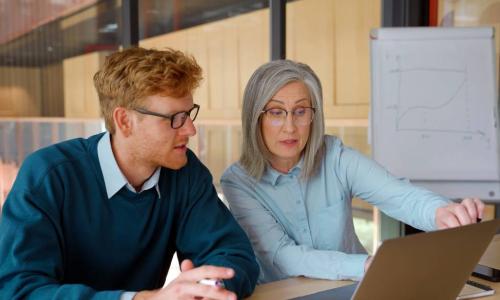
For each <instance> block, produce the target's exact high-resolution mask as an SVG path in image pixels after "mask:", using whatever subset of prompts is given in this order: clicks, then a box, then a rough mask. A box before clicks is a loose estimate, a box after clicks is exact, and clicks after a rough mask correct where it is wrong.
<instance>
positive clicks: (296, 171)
mask: <svg viewBox="0 0 500 300" xmlns="http://www.w3.org/2000/svg"><path fill="white" fill-rule="evenodd" d="M303 165H304V157H301V158H300V160H299V162H298V163H297V164H296V165H295V166H293V168H291V169H290V170H289V171H288V173H286V174H284V173H281V172H279V171H276V169H274V168H273V167H271V165H269V164H268V166H267V167H266V171H265V172H264V175H263V176H262V179H263V180H264V181H267V182H268V183H270V184H271V185H273V186H276V184H277V183H278V180H279V179H280V178H281V177H283V176H285V177H288V176H292V175H293V176H299V175H300V172H301V171H302V167H303Z"/></svg>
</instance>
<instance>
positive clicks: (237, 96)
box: [140, 10, 269, 120]
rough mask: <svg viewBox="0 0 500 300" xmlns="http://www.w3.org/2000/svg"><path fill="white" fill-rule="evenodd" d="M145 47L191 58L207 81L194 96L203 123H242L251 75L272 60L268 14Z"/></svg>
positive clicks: (183, 33) (144, 43)
mask: <svg viewBox="0 0 500 300" xmlns="http://www.w3.org/2000/svg"><path fill="white" fill-rule="evenodd" d="M140 45H141V46H142V47H146V48H156V49H161V48H164V47H172V48H175V49H179V50H182V51H186V52H187V53H189V54H192V55H193V56H194V57H195V58H196V60H197V61H198V63H199V64H200V66H201V67H202V68H203V72H204V80H203V82H202V84H201V86H200V88H199V89H198V90H197V91H196V92H195V95H194V97H195V101H196V102H197V103H199V104H200V105H201V107H202V109H201V110H200V115H199V118H200V119H209V120H213V119H217V120H220V119H232V120H234V119H239V118H240V116H241V101H242V96H243V90H244V87H245V85H246V83H247V81H248V78H249V77H250V75H251V74H252V73H253V71H255V69H256V68H257V67H258V66H260V65H261V64H263V63H265V62H266V61H268V59H269V12H268V10H259V11H256V12H252V13H248V14H244V15H240V16H236V17H233V18H228V19H225V20H222V21H217V22H212V23H208V24H204V25H200V26H196V27H193V28H189V29H185V30H181V31H177V32H174V33H169V34H166V35H162V36H158V37H154V38H150V39H146V40H143V41H141V42H140Z"/></svg>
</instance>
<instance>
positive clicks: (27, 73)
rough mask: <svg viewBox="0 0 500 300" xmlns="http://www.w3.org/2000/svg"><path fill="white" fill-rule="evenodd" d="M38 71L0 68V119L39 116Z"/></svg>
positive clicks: (20, 68) (35, 69)
mask: <svg viewBox="0 0 500 300" xmlns="http://www.w3.org/2000/svg"><path fill="white" fill-rule="evenodd" d="M40 107H41V86H40V69H38V68H27V67H0V117H31V116H39V115H40Z"/></svg>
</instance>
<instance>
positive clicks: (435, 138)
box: [373, 42, 498, 180]
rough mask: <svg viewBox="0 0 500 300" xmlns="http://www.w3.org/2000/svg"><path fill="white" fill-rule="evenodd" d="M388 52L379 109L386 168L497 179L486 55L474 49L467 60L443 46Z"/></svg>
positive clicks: (383, 57) (379, 143) (417, 174)
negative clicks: (493, 162)
mask: <svg viewBox="0 0 500 300" xmlns="http://www.w3.org/2000/svg"><path fill="white" fill-rule="evenodd" d="M440 47H441V48H440ZM383 50H384V51H381V52H379V57H378V59H379V64H378V67H379V69H378V73H377V74H378V75H379V77H378V78H376V79H375V80H376V83H375V84H377V85H378V87H379V92H378V93H379V94H378V95H377V96H376V99H374V103H373V109H374V113H375V114H374V115H373V118H374V120H373V122H374V124H375V126H374V127H375V131H374V138H376V147H375V149H374V151H379V152H378V153H379V154H380V153H381V152H380V151H383V155H379V157H381V158H380V159H379V162H381V163H382V164H383V165H384V166H385V167H387V168H388V169H389V170H390V171H392V172H394V173H396V174H398V175H402V176H406V177H409V178H416V179H421V178H425V179H450V180H451V179H455V180H456V179H464V178H469V179H470V178H471V177H472V178H477V179H481V180H482V179H488V178H496V177H498V168H497V167H492V165H491V162H492V161H496V160H497V159H496V157H497V156H498V155H497V141H496V139H497V136H496V120H495V117H494V103H493V100H494V99H493V98H494V96H493V95H492V89H488V88H487V87H488V85H489V84H490V83H488V80H491V78H489V77H492V76H491V74H489V73H487V72H485V65H486V62H482V61H481V57H482V56H484V54H483V53H480V52H477V51H478V50H476V49H473V48H471V49H467V51H468V52H467V55H465V54H464V52H463V51H462V49H461V48H459V47H450V46H449V45H440V44H439V43H437V42H433V43H432V45H430V46H428V47H426V45H425V44H424V43H422V42H420V44H419V47H413V45H411V43H408V44H407V45H405V44H404V43H400V44H398V46H397V47H391V46H390V45H386V46H385V48H384V49H383ZM474 52H476V53H474ZM472 54H474V55H472ZM486 66H487V65H486ZM486 70H488V69H486ZM489 158H491V159H489ZM493 158H495V159H493ZM457 162H460V163H457Z"/></svg>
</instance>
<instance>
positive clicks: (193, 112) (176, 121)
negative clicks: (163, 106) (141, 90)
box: [134, 104, 200, 129]
mask: <svg viewBox="0 0 500 300" xmlns="http://www.w3.org/2000/svg"><path fill="white" fill-rule="evenodd" d="M134 110H135V111H136V112H138V113H141V114H143V115H151V116H156V117H160V118H165V119H169V120H170V127H172V129H178V128H181V127H182V126H184V123H186V120H187V118H188V117H190V118H191V121H193V122H194V120H195V119H196V116H197V115H198V111H199V110H200V106H199V105H198V104H195V105H193V107H192V108H191V109H190V110H188V111H180V112H176V113H175V114H172V115H164V114H160V113H157V112H153V111H150V110H147V109H145V108H142V107H136V108H134Z"/></svg>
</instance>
